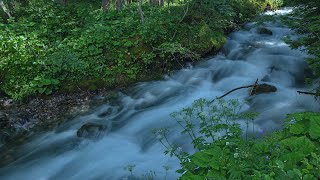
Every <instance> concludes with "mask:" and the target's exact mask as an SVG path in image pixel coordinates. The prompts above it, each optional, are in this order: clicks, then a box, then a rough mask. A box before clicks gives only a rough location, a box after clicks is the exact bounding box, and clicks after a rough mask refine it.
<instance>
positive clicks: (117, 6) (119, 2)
mask: <svg viewBox="0 0 320 180" xmlns="http://www.w3.org/2000/svg"><path fill="white" fill-rule="evenodd" d="M116 9H117V11H118V12H119V11H121V10H122V0H116Z"/></svg>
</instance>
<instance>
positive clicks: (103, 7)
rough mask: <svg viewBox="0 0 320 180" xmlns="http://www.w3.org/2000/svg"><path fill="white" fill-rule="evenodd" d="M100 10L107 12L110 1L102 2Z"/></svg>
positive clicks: (103, 0) (104, 0)
mask: <svg viewBox="0 0 320 180" xmlns="http://www.w3.org/2000/svg"><path fill="white" fill-rule="evenodd" d="M101 7H102V10H103V11H107V10H108V9H109V7H110V0H102V5H101Z"/></svg>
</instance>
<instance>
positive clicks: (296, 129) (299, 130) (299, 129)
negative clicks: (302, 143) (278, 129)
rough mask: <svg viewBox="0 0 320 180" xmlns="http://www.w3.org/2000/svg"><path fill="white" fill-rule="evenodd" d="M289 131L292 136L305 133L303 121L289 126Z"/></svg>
mask: <svg viewBox="0 0 320 180" xmlns="http://www.w3.org/2000/svg"><path fill="white" fill-rule="evenodd" d="M289 131H290V133H292V134H304V133H305V132H306V125H305V123H304V122H303V121H300V122H297V123H295V124H293V125H291V126H290V129H289Z"/></svg>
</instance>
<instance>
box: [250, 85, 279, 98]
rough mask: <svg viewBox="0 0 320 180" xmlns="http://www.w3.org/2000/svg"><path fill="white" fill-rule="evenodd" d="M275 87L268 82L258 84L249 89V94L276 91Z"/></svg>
mask: <svg viewBox="0 0 320 180" xmlns="http://www.w3.org/2000/svg"><path fill="white" fill-rule="evenodd" d="M276 91H277V88H276V87H275V86H273V85H270V84H258V85H257V86H256V87H254V88H253V89H252V91H251V94H250V96H252V95H257V94H263V93H271V92H276Z"/></svg>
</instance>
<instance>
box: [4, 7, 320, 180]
mask: <svg viewBox="0 0 320 180" xmlns="http://www.w3.org/2000/svg"><path fill="white" fill-rule="evenodd" d="M289 11H290V9H283V10H279V11H276V12H273V14H277V16H280V15H281V14H285V13H288V12H289ZM269 14H272V12H271V13H269ZM258 26H260V25H259V24H257V23H249V24H247V25H245V27H244V29H243V30H240V31H237V32H234V33H232V34H230V36H229V38H228V41H227V43H226V45H225V47H224V49H223V50H222V51H221V52H220V53H219V54H218V55H217V56H215V57H213V58H211V59H208V60H206V61H204V62H201V63H199V64H197V65H195V66H194V67H188V68H185V69H182V70H179V71H177V72H175V73H173V74H170V75H166V76H165V77H164V79H163V80H161V81H151V82H144V83H139V84H137V85H135V86H134V87H132V88H130V89H128V90H127V92H126V93H124V92H122V93H121V92H119V94H118V97H117V98H114V99H113V100H109V101H108V102H106V103H105V104H103V105H101V106H98V107H97V108H95V110H93V111H92V112H91V113H89V114H88V115H85V116H82V117H77V118H75V119H73V120H71V121H68V122H67V123H65V124H62V125H61V126H59V128H58V129H56V130H53V131H50V132H46V133H38V134H35V135H33V136H32V138H29V139H28V140H27V142H24V143H23V144H22V145H19V146H17V147H15V150H14V152H13V154H14V155H15V157H18V158H17V160H16V161H14V162H12V163H10V164H7V165H6V166H5V167H2V168H1V169H0V179H1V180H47V179H58V180H64V179H65V180H79V179H81V180H82V179H83V180H89V179H106V180H118V179H125V178H127V177H128V176H129V175H130V173H129V172H128V171H127V170H125V169H124V168H125V167H126V166H128V165H135V167H134V169H133V174H134V176H135V177H137V179H139V178H140V179H143V176H142V175H145V174H147V173H148V172H150V171H153V172H155V174H156V176H154V178H155V179H164V178H165V176H166V179H168V180H171V179H177V178H178V177H179V174H177V173H175V170H177V169H179V167H180V166H179V161H178V160H177V159H176V158H175V157H169V156H167V155H165V154H164V153H163V152H164V150H165V148H164V147H163V146H162V145H161V144H160V143H159V142H158V141H157V139H156V138H155V136H154V135H153V134H152V132H151V130H152V129H154V128H161V127H170V129H171V133H170V134H169V140H170V141H172V142H174V143H176V144H178V145H179V146H180V147H181V148H182V149H183V150H185V151H189V152H191V151H192V148H191V147H192V146H191V145H190V142H189V140H188V139H187V137H186V136H183V135H181V134H180V131H181V129H180V128H179V125H178V124H177V123H176V122H175V121H174V120H173V119H172V118H171V117H170V113H172V112H175V111H179V110H181V109H182V108H184V107H186V106H190V105H191V104H192V102H193V101H194V100H196V99H198V98H207V99H213V98H215V97H217V96H221V95H223V94H224V93H226V92H228V91H229V90H231V89H233V88H236V87H240V86H244V85H250V84H253V83H254V82H255V80H256V79H257V78H258V79H259V80H260V81H259V82H260V83H267V84H270V85H274V86H276V87H277V89H278V90H277V92H274V93H268V94H260V95H254V96H249V94H248V89H243V90H238V91H235V92H233V93H232V94H230V95H228V96H227V97H226V99H234V98H236V99H239V100H240V101H241V102H242V103H244V110H253V111H256V112H259V113H260V115H259V116H258V118H257V119H256V121H255V129H256V133H257V132H258V133H259V132H262V131H271V130H274V129H281V127H282V124H283V119H284V118H285V116H286V114H288V113H292V112H299V111H319V109H320V108H319V103H317V102H315V101H314V98H313V97H311V96H308V95H299V94H298V93H297V90H305V91H308V90H310V88H312V87H307V86H306V85H304V83H303V82H304V77H305V73H306V68H307V63H306V62H305V60H304V59H305V58H306V57H308V56H307V55H306V54H304V53H303V52H302V51H301V50H292V49H290V48H289V47H288V45H287V44H286V43H284V42H283V40H282V38H283V37H284V36H286V35H290V36H291V37H292V38H296V37H297V36H296V35H295V34H294V32H293V31H292V30H290V29H289V28H287V27H285V26H284V25H282V24H281V23H280V22H279V21H276V22H269V23H266V24H264V25H263V26H264V27H267V28H268V29H270V30H271V31H272V32H273V35H272V36H270V35H263V34H258V33H257V27H258ZM87 122H96V123H102V124H105V125H108V127H109V131H110V133H108V134H107V135H105V136H104V137H103V138H101V139H99V140H89V139H81V138H78V137H77V136H76V132H77V130H78V129H79V128H80V127H81V126H82V125H83V124H85V123H87ZM163 166H168V167H170V169H169V170H168V171H167V172H166V170H165V168H164V167H163ZM166 174H167V175H166Z"/></svg>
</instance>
